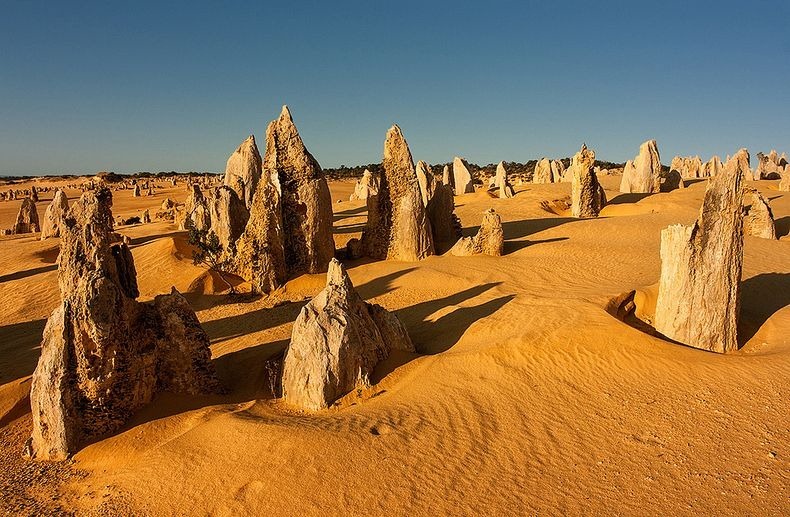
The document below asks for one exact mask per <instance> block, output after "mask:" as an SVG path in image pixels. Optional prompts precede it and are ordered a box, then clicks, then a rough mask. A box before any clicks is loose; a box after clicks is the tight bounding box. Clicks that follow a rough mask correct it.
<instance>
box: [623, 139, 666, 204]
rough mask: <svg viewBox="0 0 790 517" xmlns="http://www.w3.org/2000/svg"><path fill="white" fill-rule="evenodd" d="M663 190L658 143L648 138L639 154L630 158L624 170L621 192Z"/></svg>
mask: <svg viewBox="0 0 790 517" xmlns="http://www.w3.org/2000/svg"><path fill="white" fill-rule="evenodd" d="M660 191H661V157H660V156H659V154H658V144H656V141H655V140H648V141H647V142H645V143H643V144H642V145H641V146H640V147H639V154H638V155H637V157H636V158H634V160H633V161H631V160H629V161H628V162H626V164H625V169H624V170H623V179H622V181H621V182H620V192H625V193H642V194H654V193H657V192H660Z"/></svg>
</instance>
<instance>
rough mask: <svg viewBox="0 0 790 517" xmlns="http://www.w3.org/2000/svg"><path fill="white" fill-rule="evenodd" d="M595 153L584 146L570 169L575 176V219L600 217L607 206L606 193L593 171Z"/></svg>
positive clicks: (573, 209)
mask: <svg viewBox="0 0 790 517" xmlns="http://www.w3.org/2000/svg"><path fill="white" fill-rule="evenodd" d="M594 163H595V151H593V150H592V149H588V148H587V145H586V144H582V147H581V149H580V150H579V152H578V153H576V154H575V155H573V159H572V160H571V166H570V168H569V169H568V170H569V171H570V173H571V174H572V175H573V185H572V189H571V215H573V217H598V214H599V213H600V211H601V209H603V207H604V205H605V204H606V192H604V189H603V186H601V184H600V183H599V182H598V177H597V176H596V174H595V171H593V164H594Z"/></svg>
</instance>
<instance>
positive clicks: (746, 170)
mask: <svg viewBox="0 0 790 517" xmlns="http://www.w3.org/2000/svg"><path fill="white" fill-rule="evenodd" d="M727 166H731V167H734V168H735V169H736V170H737V171H738V172H739V173H740V174H741V176H743V179H744V180H751V179H753V177H752V169H751V167H750V165H749V150H748V149H746V148H741V149H739V150H738V152H737V153H735V154H734V155H732V158H729V159H728V160H727V163H725V164H724V167H727Z"/></svg>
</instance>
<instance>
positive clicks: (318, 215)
mask: <svg viewBox="0 0 790 517" xmlns="http://www.w3.org/2000/svg"><path fill="white" fill-rule="evenodd" d="M334 253H335V243H334V239H333V237H332V198H331V196H330V194H329V186H328V185H327V183H326V178H325V176H324V172H323V170H322V169H321V166H320V165H319V164H318V162H317V161H316V159H315V158H313V156H312V155H311V154H310V153H309V152H308V151H307V148H306V147H305V145H304V142H302V139H301V137H300V136H299V133H298V131H297V130H296V126H295V125H294V122H293V118H292V117H291V113H290V111H289V110H288V107H287V106H283V109H282V112H281V113H280V116H279V118H278V119H277V120H274V121H272V122H271V123H270V124H269V126H268V127H267V128H266V152H265V155H264V162H263V172H262V174H261V177H260V180H259V181H258V186H257V189H256V191H255V194H254V196H253V198H252V205H251V207H250V217H249V221H248V222H247V225H246V227H245V229H244V232H243V233H242V235H241V237H239V240H238V241H237V242H236V254H235V256H234V265H233V268H234V270H235V272H236V273H237V274H239V275H240V276H241V277H243V278H245V279H246V280H249V281H250V282H251V283H252V285H253V288H254V289H255V290H256V291H260V292H266V293H268V292H271V291H272V290H274V289H276V288H277V287H280V286H281V285H283V284H284V283H285V280H286V279H287V278H288V276H289V275H293V274H300V273H319V272H322V271H326V268H327V266H328V264H329V261H330V260H331V259H332V258H333V257H334Z"/></svg>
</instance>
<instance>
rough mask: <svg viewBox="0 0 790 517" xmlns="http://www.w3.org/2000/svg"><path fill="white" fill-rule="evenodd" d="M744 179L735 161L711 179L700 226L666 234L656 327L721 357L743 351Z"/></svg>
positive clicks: (673, 228) (677, 228)
mask: <svg viewBox="0 0 790 517" xmlns="http://www.w3.org/2000/svg"><path fill="white" fill-rule="evenodd" d="M744 179H745V177H744V174H743V171H742V170H741V164H739V163H738V160H730V161H729V162H728V163H727V165H726V166H725V167H724V170H723V171H722V173H721V174H718V175H716V176H714V177H713V178H712V179H711V180H710V182H709V184H708V188H707V190H706V192H705V199H704V200H703V203H702V208H701V209H700V215H699V218H698V219H697V221H696V222H695V223H694V224H693V225H692V226H683V225H674V226H670V227H668V228H665V229H664V230H663V231H662V232H661V278H660V281H659V290H658V299H657V301H656V314H655V318H654V323H655V328H656V330H657V331H658V332H660V333H662V334H663V335H664V336H666V337H668V338H669V339H672V340H675V341H679V342H681V343H684V344H686V345H689V346H692V347H696V348H701V349H705V350H710V351H713V352H720V353H723V352H730V351H734V350H737V348H738V341H737V324H738V313H739V306H740V280H741V270H742V262H743V208H742V203H743V190H742V188H741V184H742V182H743V180H744Z"/></svg>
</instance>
